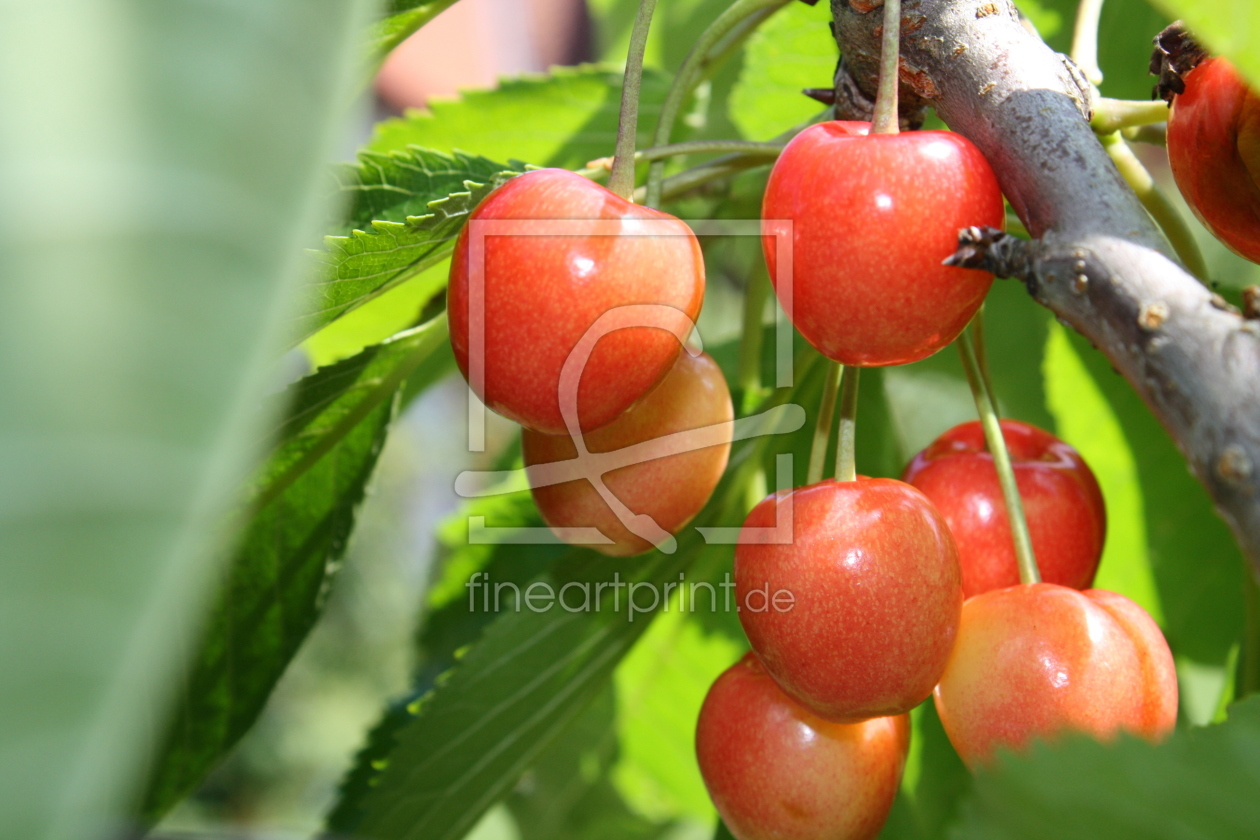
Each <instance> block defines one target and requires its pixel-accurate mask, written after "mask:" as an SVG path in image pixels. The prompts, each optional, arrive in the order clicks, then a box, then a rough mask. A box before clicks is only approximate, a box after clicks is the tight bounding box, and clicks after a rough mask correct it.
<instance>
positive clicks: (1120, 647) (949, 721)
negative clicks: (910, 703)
mask: <svg viewBox="0 0 1260 840" xmlns="http://www.w3.org/2000/svg"><path fill="white" fill-rule="evenodd" d="M936 709H937V711H938V712H939V713H940V716H941V723H943V724H944V726H945V732H946V734H948V735H949V740H950V743H952V744H953V745H954V749H956V750H957V751H958V754H959V755H960V756H962V758H963V761H965V762H967V764H969V765H972V766H975V765H977V764H980V763H983V762H984V761H985V760H986V759H987V758H989V757H990V756H991V755H992V754H993V752H994V750H995V749H997V748H998V747H1007V748H1010V749H1020V748H1021V747H1023V746H1024V745H1026V744H1027V743H1029V742H1030V741H1031V740H1032V739H1034V738H1048V737H1052V736H1054V735H1055V734H1057V733H1059V732H1061V731H1063V730H1069V729H1071V730H1077V731H1081V732H1086V733H1089V734H1090V735H1093V736H1094V737H1095V738H1099V739H1107V738H1110V737H1112V736H1114V735H1115V734H1116V732H1118V731H1120V730H1126V731H1128V732H1131V733H1133V734H1135V735H1140V736H1142V737H1144V738H1147V739H1149V740H1152V741H1158V740H1160V739H1161V738H1162V737H1163V736H1165V735H1167V734H1168V733H1169V732H1170V731H1172V728H1173V726H1174V725H1175V724H1176V722H1177V675H1176V672H1175V670H1174V668H1173V659H1172V653H1171V652H1170V651H1169V650H1168V643H1167V642H1165V641H1164V637H1163V635H1162V634H1161V633H1160V632H1159V627H1158V626H1157V625H1156V624H1155V622H1154V621H1153V620H1152V619H1151V617H1150V616H1149V615H1147V614H1146V613H1145V612H1144V611H1143V610H1142V608H1141V607H1139V606H1138V605H1137V604H1135V603H1133V602H1132V601H1130V600H1129V599H1128V598H1125V597H1124V596H1122V595H1117V594H1116V593H1114V592H1107V591H1105V590H1101V589H1090V590H1087V591H1085V592H1078V591H1077V590H1075V589H1068V588H1067V587H1065V586H1056V585H1054V584H1051V583H1034V584H1028V585H1021V586H1012V587H1010V588H1008V589H998V590H994V591H992V592H986V593H984V594H983V595H977V596H976V597H975V598H972V599H970V600H968V601H967V603H966V604H964V605H963V613H962V625H961V627H960V628H959V631H958V642H957V644H956V645H955V647H954V652H953V654H952V655H951V656H950V659H949V666H948V667H947V668H946V669H945V674H944V676H942V677H941V684H940V685H939V686H937V689H936Z"/></svg>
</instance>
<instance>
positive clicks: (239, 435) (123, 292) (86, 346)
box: [0, 0, 362, 840]
mask: <svg viewBox="0 0 1260 840" xmlns="http://www.w3.org/2000/svg"><path fill="white" fill-rule="evenodd" d="M361 5H362V4H360V3H357V2H341V1H340V0H300V1H299V0H272V2H266V3H260V2H256V0H216V2H205V3H148V2H134V1H133V2H128V1H127V0H123V2H115V3H99V2H91V0H66V2H59V3H16V4H15V3H6V4H5V6H4V25H3V26H0V56H3V59H2V60H3V62H4V72H2V73H0V107H2V109H3V112H4V126H5V127H4V130H3V131H2V132H0V184H2V185H3V189H0V239H2V241H3V242H4V243H5V247H4V248H3V251H2V253H0V276H2V277H4V278H5V279H4V284H5V290H6V300H5V304H4V306H3V307H0V394H3V397H2V398H0V463H3V465H4V467H3V469H0V558H3V560H0V673H3V674H4V678H3V685H2V686H0V708H3V709H4V715H3V719H2V720H0V778H3V779H4V783H3V784H2V785H0V814H3V815H4V817H3V828H2V829H0V833H2V834H3V835H4V836H5V837H13V838H23V839H24V840H26V839H27V838H31V839H33V838H41V840H42V838H74V840H79V838H89V837H99V836H103V835H105V834H116V833H119V832H122V831H124V830H125V829H126V827H125V826H124V825H122V824H121V821H122V820H123V819H124V814H125V813H126V811H127V810H128V804H129V803H131V802H132V800H133V797H135V796H137V795H138V792H137V791H136V790H135V787H136V784H137V782H138V781H139V776H140V775H141V773H142V769H143V765H144V763H145V761H146V760H147V758H148V753H149V750H150V748H151V747H152V746H153V744H154V742H155V741H156V740H157V738H158V733H157V732H155V731H154V730H155V729H158V728H160V726H161V725H162V721H163V720H164V718H165V715H166V706H167V703H168V702H169V700H170V693H171V684H172V682H173V681H175V680H176V679H177V675H178V673H179V671H180V669H181V665H182V657H183V656H184V655H186V654H187V652H188V651H189V650H190V648H191V646H192V639H193V638H194V637H195V634H196V632H197V629H198V628H199V626H200V624H201V622H202V619H203V617H204V613H203V610H204V607H205V603H206V600H207V594H208V592H209V591H210V590H209V583H210V581H211V579H212V578H213V577H214V572H215V569H216V565H217V559H218V558H219V557H220V556H221V554H222V552H223V546H222V542H223V539H224V537H225V536H226V535H225V534H223V533H222V531H221V529H220V524H221V517H222V515H223V513H224V512H225V510H226V509H227V508H228V507H229V506H230V501H231V497H232V494H233V493H234V492H235V490H236V489H237V484H236V481H237V478H238V477H239V475H240V474H242V473H243V472H245V471H246V470H247V469H248V463H249V460H250V457H251V455H252V446H251V444H252V442H253V441H254V439H255V438H256V434H257V431H258V427H259V425H260V424H262V423H263V422H265V418H264V416H263V415H262V414H260V413H258V412H256V409H255V407H256V406H257V404H258V401H259V399H260V397H261V395H262V394H263V392H264V390H265V385H266V371H267V366H268V365H269V363H270V361H271V360H272V359H274V357H275V355H277V354H278V351H279V347H280V327H281V326H282V324H281V321H282V318H283V314H284V313H286V312H287V311H288V310H289V305H290V303H291V302H292V297H291V296H292V295H293V294H294V292H295V291H296V289H297V285H296V284H297V280H298V279H299V278H298V277H297V276H296V274H295V273H293V272H292V271H291V267H292V265H293V260H292V256H293V254H294V253H295V252H296V251H297V249H298V248H300V247H301V246H302V245H304V244H307V243H308V242H310V241H311V239H310V238H311V237H313V236H314V235H315V233H316V226H315V224H314V223H315V221H316V220H317V219H319V218H321V217H322V216H323V213H324V210H323V208H322V207H317V199H319V198H320V196H319V191H318V190H316V189H315V188H314V186H315V185H316V184H317V183H318V174H319V171H320V169H321V167H322V166H323V165H324V160H326V158H327V156H328V155H329V154H330V150H331V149H332V147H333V140H334V139H335V138H336V137H338V136H340V134H341V132H342V127H341V122H342V120H343V119H344V117H345V114H344V112H343V111H342V110H341V109H340V107H339V106H340V105H341V104H342V103H344V102H345V101H346V98H347V89H348V87H349V84H350V75H351V65H352V62H353V58H354V51H355V46H356V45H355V44H354V40H355V38H356V35H357V34H358V32H359V31H360V30H359V26H360V23H361V19H360V15H359V14H358V12H359V11H360V10H361ZM67 225H69V226H70V227H72V228H73V234H71V235H68V234H67Z"/></svg>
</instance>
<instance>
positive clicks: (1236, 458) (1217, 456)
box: [832, 0, 1260, 571]
mask: <svg viewBox="0 0 1260 840" xmlns="http://www.w3.org/2000/svg"><path fill="white" fill-rule="evenodd" d="M880 4H881V0H873V1H872V0H866V1H865V2H863V0H853V2H852V5H851V4H850V2H849V0H832V11H833V12H834V14H835V19H836V40H837V41H838V42H839V44H840V49H841V51H842V53H843V54H844V56H845V66H846V68H847V71H848V72H849V73H851V74H852V80H853V82H855V83H856V85H857V87H858V88H860V89H861V91H863V92H864V93H865V94H867V95H868V96H873V95H874V91H875V88H876V74H877V72H878V60H879V41H878V38H877V33H878V31H879V28H880V25H881V22H882V13H883V10H882V7H879V6H880ZM901 79H902V94H903V97H906V98H907V99H908V100H909V102H908V103H907V106H908V107H915V106H916V105H921V104H923V103H927V104H931V105H932V106H934V107H935V108H936V110H937V112H938V114H939V115H940V117H941V118H942V119H943V120H944V121H945V122H946V123H947V124H948V125H949V126H950V127H951V128H952V129H953V130H955V131H957V132H960V133H961V134H963V135H965V136H966V137H967V138H968V139H970V140H971V141H972V142H974V143H975V144H976V145H977V146H978V147H979V148H980V149H981V150H982V151H983V152H984V154H985V156H986V157H987V158H988V159H989V162H990V163H991V164H992V165H993V169H994V171H995V172H996V173H997V176H998V180H999V182H1000V183H1001V185H1002V191H1003V192H1004V193H1005V194H1006V197H1007V199H1008V200H1009V201H1010V202H1011V205H1012V206H1013V207H1014V208H1015V211H1016V212H1017V213H1018V214H1019V217H1020V219H1022V220H1023V222H1024V224H1025V226H1026V227H1027V228H1028V230H1029V231H1030V232H1031V233H1032V235H1033V237H1034V238H1035V239H1034V241H1033V242H1032V243H1028V244H1026V245H1025V244H1023V243H1020V244H1019V245H1018V246H1016V248H1015V249H1014V250H1015V252H1017V253H1015V255H1014V258H1012V252H1011V251H1010V241H1009V240H1008V241H1007V242H1006V243H1004V245H1005V246H1006V248H1007V249H1008V250H1007V252H1006V253H1004V254H1003V255H1001V257H1000V258H999V259H996V260H995V261H993V262H991V263H990V264H991V265H1004V266H1005V267H1006V269H1007V271H1008V273H1012V274H1014V275H1016V276H1018V277H1019V279H1022V280H1023V281H1024V282H1025V283H1026V284H1027V286H1028V288H1029V291H1030V292H1031V293H1032V295H1033V297H1034V298H1035V299H1036V300H1037V301H1038V302H1039V303H1041V304H1042V305H1044V306H1046V307H1047V308H1049V309H1050V310H1051V311H1053V312H1054V313H1055V314H1056V315H1057V316H1058V317H1059V318H1060V319H1061V320H1062V321H1065V322H1066V323H1068V324H1070V325H1071V326H1072V327H1074V328H1075V329H1077V330H1079V331H1080V332H1081V333H1082V334H1083V335H1084V336H1085V337H1086V338H1088V339H1089V340H1090V341H1091V342H1092V343H1093V344H1094V345H1095V346H1096V347H1098V348H1099V349H1100V350H1101V351H1102V352H1103V353H1105V354H1106V355H1107V357H1108V358H1109V359H1110V360H1111V362H1112V364H1113V365H1114V366H1115V368H1116V369H1117V370H1118V371H1119V372H1120V373H1121V374H1123V375H1124V377H1125V378H1126V379H1127V380H1128V381H1129V383H1130V384H1131V385H1132V386H1133V388H1134V389H1135V390H1136V391H1137V392H1138V394H1140V395H1141V397H1142V398H1143V399H1144V400H1145V401H1146V404H1147V405H1148V406H1149V407H1150V409H1151V411H1152V412H1154V414H1155V416H1156V417H1158V418H1159V420H1160V421H1161V422H1162V423H1163V425H1164V427H1165V428H1166V429H1167V430H1168V432H1169V434H1170V435H1171V436H1172V438H1173V440H1174V441H1175V442H1176V443H1177V446H1178V447H1180V449H1181V451H1182V453H1183V454H1184V455H1185V457H1186V460H1187V462H1188V463H1189V465H1190V469H1191V470H1192V471H1193V473H1194V474H1195V476H1197V477H1198V479H1199V480H1200V481H1201V482H1202V483H1203V485H1204V486H1205V487H1206V488H1207V490H1208V493H1209V494H1210V495H1211V497H1212V499H1213V501H1214V502H1215V504H1216V508H1217V510H1218V511H1219V513H1220V514H1221V516H1222V517H1223V518H1224V519H1225V521H1226V522H1227V523H1228V524H1229V526H1230V527H1231V528H1232V529H1233V532H1234V535H1235V537H1236V538H1237V540H1238V543H1239V545H1240V546H1241V547H1242V550H1243V553H1244V554H1245V555H1246V556H1247V557H1248V559H1249V560H1250V561H1251V563H1252V567H1253V569H1255V570H1257V571H1260V494H1257V492H1256V483H1257V477H1258V473H1260V322H1257V321H1248V320H1244V319H1243V318H1242V317H1241V316H1240V315H1239V314H1238V313H1237V312H1235V311H1232V310H1230V309H1229V308H1227V307H1224V306H1223V304H1222V302H1221V300H1220V298H1219V297H1217V296H1215V295H1213V294H1212V293H1211V292H1210V291H1209V290H1208V289H1206V288H1204V287H1203V286H1202V285H1201V284H1200V283H1199V282H1198V281H1196V280H1195V279H1194V277H1192V276H1191V275H1190V274H1188V273H1187V272H1186V271H1185V270H1184V269H1183V268H1182V267H1181V265H1180V264H1179V263H1178V262H1177V259H1176V257H1175V256H1174V255H1173V253H1172V250H1171V249H1170V248H1169V246H1168V244H1167V243H1166V242H1165V240H1164V238H1163V236H1162V235H1161V233H1160V232H1159V230H1158V228H1157V227H1156V226H1155V224H1154V223H1153V222H1152V221H1151V219H1150V217H1149V216H1147V214H1146V212H1145V211H1144V210H1143V209H1142V206H1141V204H1139V202H1138V199H1137V197H1136V196H1135V195H1134V194H1133V192H1132V190H1130V189H1129V187H1128V186H1127V185H1126V184H1125V183H1124V181H1123V179H1122V178H1121V176H1120V174H1119V172H1118V171H1117V170H1116V168H1115V166H1113V165H1112V163H1111V160H1110V158H1109V157H1108V155H1107V153H1106V151H1105V150H1104V149H1103V148H1102V146H1101V145H1100V143H1099V142H1098V140H1097V139H1096V138H1095V136H1094V133H1093V131H1092V130H1091V129H1090V127H1089V124H1088V122H1087V116H1086V115H1087V113H1088V110H1089V106H1088V102H1089V91H1088V85H1087V84H1086V83H1085V81H1084V79H1083V77H1082V76H1081V75H1080V73H1079V71H1077V69H1076V68H1075V66H1074V65H1072V64H1071V62H1069V61H1067V60H1066V59H1065V58H1064V57H1063V56H1061V55H1059V54H1057V53H1055V52H1054V51H1052V50H1051V49H1050V48H1049V47H1047V46H1046V45H1045V44H1044V43H1043V42H1042V41H1041V40H1040V39H1039V38H1037V37H1036V36H1035V35H1034V34H1032V33H1031V32H1030V31H1029V30H1027V29H1026V28H1025V27H1024V26H1023V24H1022V23H1021V22H1020V21H1019V19H1018V17H1017V15H1016V13H1015V9H1014V6H1013V5H1012V4H1011V3H1010V2H1009V0H903V6H902V66H901ZM1139 457H1140V453H1139Z"/></svg>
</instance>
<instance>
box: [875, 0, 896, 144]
mask: <svg viewBox="0 0 1260 840" xmlns="http://www.w3.org/2000/svg"><path fill="white" fill-rule="evenodd" d="M900 85H901V0H884V40H883V43H881V44H880V48H879V90H878V91H877V92H876V94H875V119H874V121H873V122H872V123H871V134H896V133H898V132H899V131H900V130H901V129H900V127H899V126H898V122H899V120H898V111H897V88H898V87H899V86H900Z"/></svg>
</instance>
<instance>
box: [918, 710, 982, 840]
mask: <svg viewBox="0 0 1260 840" xmlns="http://www.w3.org/2000/svg"><path fill="white" fill-rule="evenodd" d="M910 724H911V733H910V755H909V757H908V759H907V761H906V775H905V778H904V780H903V781H902V792H903V793H904V794H906V796H907V797H908V799H909V801H910V804H911V808H912V810H913V813H914V816H915V821H916V823H917V825H918V827H919V829H920V832H921V833H922V835H923V836H924V837H925V838H928V840H936V838H939V837H945V836H946V832H947V831H948V830H949V828H950V826H952V825H953V824H954V821H955V818H956V817H957V815H958V805H959V803H960V802H961V801H962V798H963V797H964V796H965V795H966V794H967V792H968V791H970V790H971V772H970V771H969V770H968V769H967V768H966V766H965V765H964V764H963V763H962V759H960V758H959V757H958V753H956V752H955V751H954V747H953V745H952V744H950V743H949V737H948V736H947V735H946V734H945V728H944V727H943V726H942V725H941V719H940V718H939V717H938V716H937V714H936V704H935V703H934V702H933V701H932V699H931V698H928V699H927V700H926V701H924V702H923V703H920V704H919V707H918V708H916V709H915V710H914V711H912V712H911V713H910Z"/></svg>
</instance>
